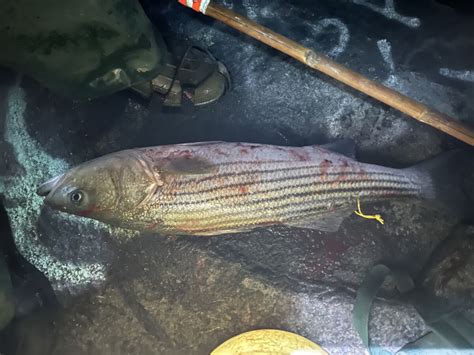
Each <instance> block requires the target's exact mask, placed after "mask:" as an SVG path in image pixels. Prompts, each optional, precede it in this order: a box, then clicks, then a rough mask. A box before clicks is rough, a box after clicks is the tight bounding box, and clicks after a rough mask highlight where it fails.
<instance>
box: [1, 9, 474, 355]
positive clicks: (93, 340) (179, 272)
mask: <svg viewBox="0 0 474 355" xmlns="http://www.w3.org/2000/svg"><path fill="white" fill-rule="evenodd" d="M416 3H418V4H417V5H416V4H415V2H412V1H401V0H399V1H396V0H395V2H394V1H390V0H386V1H385V2H384V1H369V0H338V1H334V0H324V1H317V2H314V1H309V0H308V1H303V0H300V1H296V0H295V1H281V0H278V1H266V2H263V1H256V0H245V1H232V0H226V1H222V4H223V5H225V6H227V7H229V8H232V9H233V10H235V11H237V12H239V13H241V14H243V15H246V16H248V17H250V18H251V19H255V20H256V21H258V22H259V23H261V24H263V25H265V26H268V27H270V28H272V29H273V30H275V31H277V32H280V33H282V34H284V35H286V36H288V37H290V38H292V39H294V40H297V41H299V42H301V43H303V44H304V45H306V46H308V47H312V48H314V49H315V50H317V51H320V52H322V53H325V54H327V55H328V56H330V57H331V58H333V59H335V60H337V61H338V62H339V63H341V64H344V65H347V66H348V67H350V68H352V69H354V70H357V71H359V72H361V73H363V74H364V75H366V76H368V77H369V78H372V79H374V80H377V81H379V82H382V83H384V84H386V85H388V86H390V87H393V88H395V89H396V90H399V91H401V92H402V93H404V94H407V95H408V96H410V97H413V98H415V99H417V100H420V101H422V102H424V103H426V104H428V105H430V106H432V107H434V108H436V109H438V110H440V111H443V112H445V113H447V114H450V115H452V116H454V117H457V118H458V119H461V120H464V121H466V122H469V121H471V123H473V122H472V121H474V100H472V98H473V97H474V66H473V63H472V54H473V53H474V40H473V38H474V14H469V13H465V12H462V13H460V12H456V11H455V10H453V9H450V8H449V7H446V6H442V5H440V4H439V3H437V2H436V1H425V2H416ZM144 6H145V8H146V10H147V13H148V14H149V15H150V18H151V19H152V20H153V21H154V23H155V24H156V26H157V27H158V28H159V29H161V30H162V31H164V32H165V34H167V35H173V36H177V35H178V36H184V37H187V38H189V39H190V41H192V42H194V43H196V44H198V45H201V46H203V47H208V48H209V49H210V51H211V52H212V53H213V54H214V55H215V56H216V57H217V58H219V59H220V60H222V61H223V62H224V63H225V64H226V65H227V67H228V69H229V71H230V73H231V75H232V77H233V89H232V91H230V92H229V93H228V94H227V95H226V96H225V97H223V98H222V99H221V100H220V101H219V102H217V103H215V104H213V105H210V106H207V107H202V108H194V107H192V106H191V105H189V104H187V105H185V106H184V107H183V108H181V109H170V108H164V107H162V105H161V101H160V99H159V98H154V99H152V100H151V101H150V102H145V101H143V100H141V99H140V98H138V97H136V96H134V95H133V94H131V93H129V92H122V93H119V94H116V95H113V96H110V97H106V98H103V99H100V100H95V101H93V102H87V103H77V102H72V101H70V100H68V99H65V98H62V97H60V96H57V95H55V94H53V93H51V92H49V91H48V90H46V89H44V88H42V87H41V86H40V85H39V84H37V83H35V82H33V81H32V80H30V79H28V78H23V79H22V81H21V84H20V85H18V84H15V82H14V75H12V74H11V73H9V72H2V73H0V74H1V77H0V108H1V111H0V150H1V153H0V155H1V157H2V158H1V160H0V195H1V197H2V202H3V205H4V208H5V209H6V211H7V213H8V216H9V218H10V223H11V227H12V230H13V237H14V240H15V242H16V245H17V248H18V250H19V251H20V253H21V254H22V255H23V256H24V257H25V258H26V259H27V260H28V261H29V262H31V263H32V264H33V265H35V266H36V267H37V268H38V269H39V270H40V271H42V272H43V273H44V274H45V275H46V277H47V278H48V279H49V280H50V281H51V283H52V285H53V288H54V289H55V292H56V295H57V297H58V298H59V300H60V301H61V303H62V304H63V305H64V307H65V310H63V311H60V312H59V313H58V314H57V315H55V316H54V320H55V327H54V328H53V329H51V330H50V331H48V332H47V337H49V338H51V339H50V340H54V342H53V343H54V345H53V348H52V350H48V352H47V353H52V354H66V353H67V354H157V353H160V354H206V353H207V354H208V353H209V352H210V351H211V350H212V349H213V348H215V347H216V346H217V345H219V344H220V343H222V342H223V341H224V340H226V339H228V338H230V337H231V336H234V335H236V334H238V333H241V332H244V331H248V330H252V329H258V328H278V329H284V330H289V331H292V332H296V333H298V334H300V335H303V336H305V337H307V338H309V339H311V340H312V341H314V342H316V343H318V344H320V345H321V346H323V347H324V348H325V349H327V350H328V351H330V353H331V354H348V353H350V354H363V353H364V349H363V346H362V343H361V341H360V340H359V338H358V336H357V334H356V332H355V331H354V329H353V328H352V326H351V311H352V306H353V302H354V297H355V296H354V295H355V293H354V291H355V290H356V289H357V287H358V285H359V284H360V282H361V281H362V279H363V277H364V276H365V274H366V273H367V271H368V270H369V269H370V267H371V266H372V265H374V264H375V263H377V262H385V263H389V264H394V265H400V266H403V267H404V268H406V269H407V270H408V271H409V272H411V273H412V274H413V275H415V276H416V275H417V273H418V272H420V270H421V269H422V268H423V266H424V265H425V263H426V262H427V260H428V259H429V256H430V254H431V252H432V251H433V250H434V249H435V247H436V246H437V245H438V244H439V243H440V242H441V241H443V240H444V239H445V238H446V237H447V236H448V235H450V233H451V231H452V229H453V227H454V226H455V225H456V224H457V223H458V222H459V219H458V218H457V217H456V216H454V217H453V216H448V215H447V214H445V213H444V212H441V211H437V210H432V209H427V208H426V207H424V206H422V205H420V204H419V203H410V204H406V203H403V204H402V203H397V204H395V203H384V204H377V205H368V206H365V210H366V211H365V212H369V213H370V211H377V213H380V214H382V215H383V217H384V219H385V221H386V223H385V225H380V224H378V223H377V222H375V221H369V220H365V219H361V218H359V217H357V216H355V215H353V216H350V217H349V218H347V219H346V220H345V221H344V223H343V225H342V227H341V229H340V230H339V231H338V232H337V233H322V232H317V231H312V230H304V229H295V228H284V227H278V228H267V229H260V230H256V231H254V232H250V233H245V234H238V235H229V236H221V237H214V238H206V237H202V238H197V237H194V238H191V237H181V238H178V237H167V236H162V235H137V234H136V233H131V232H127V231H123V230H117V229H113V228H108V227H106V226H103V225H101V224H99V223H96V222H92V221H91V220H86V219H82V218H79V217H72V216H68V215H65V214H59V213H57V212H54V211H52V210H50V209H47V208H45V207H43V205H42V200H41V198H40V197H38V196H36V194H35V189H36V186H37V184H39V183H40V182H43V181H45V180H46V179H48V178H50V177H52V176H53V175H55V174H57V173H60V172H62V171H63V170H65V169H66V168H67V167H70V166H73V165H75V164H77V163H80V162H82V161H85V160H88V159H91V158H93V157H96V156H100V155H102V154H105V153H108V152H111V151H115V150H119V149H125V148H130V147H137V146H150V145H160V144H169V143H181V142H193V141H209V140H227V141H245V142H257V143H270V144H279V145H305V144H324V143H327V142H331V141H334V140H337V139H340V138H352V139H354V140H355V142H356V144H357V147H358V154H357V155H358V158H359V160H362V161H364V162H369V163H376V164H381V165H386V166H392V167H405V166H410V165H412V164H414V163H416V162H419V161H422V160H424V159H426V158H430V157H432V156H434V155H436V154H438V153H440V152H442V151H443V150H447V149H450V148H457V147H460V148H466V147H465V146H464V145H463V144H462V143H459V142H457V141H455V140H454V139H452V138H449V137H447V136H445V135H443V134H441V133H439V132H437V131H436V130H434V129H432V128H430V127H428V126H425V125H422V124H420V123H418V122H416V121H414V120H413V119H410V118H408V117H406V116H404V115H403V114H401V113H398V112H396V111H395V110H392V109H389V108H387V107H386V106H384V105H382V104H380V103H378V102H376V101H375V100H372V99H370V98H367V97H366V96H364V95H362V94H359V93H357V92H355V91H354V90H352V89H349V88H347V87H345V86H344V85H342V84H339V83H336V82H334V81H333V80H331V79H328V78H327V77H325V76H324V75H323V74H319V73H317V72H314V71H311V70H308V69H307V68H305V67H304V66H303V65H301V64H300V63H297V62H296V61H294V60H292V59H290V58H288V57H287V56H285V55H283V54H280V53H277V52H276V51H274V50H272V49H269V48H267V47H265V46H264V45H262V44H259V43H257V42H256V41H254V40H252V39H249V38H248V37H245V36H244V35H241V34H238V33H237V32H235V31H233V30H231V29H229V28H227V27H226V26H225V25H223V24H220V23H217V22H216V21H213V20H211V19H208V18H205V17H204V16H202V15H199V14H195V13H193V12H192V11H191V10H186V9H185V8H182V7H180V6H179V5H177V4H175V3H174V2H170V3H162V4H160V5H156V4H155V5H152V2H151V1H148V2H147V1H145V2H144ZM440 23H442V24H443V25H442V26H441V25H440ZM471 171H472V170H471ZM470 176H471V177H472V176H474V175H473V174H472V173H471V175H470ZM466 179H469V176H467V177H466ZM354 207H356V206H354ZM471 240H472V238H471ZM466 243H467V246H466V247H464V250H471V253H470V254H469V253H467V255H465V254H466V253H464V254H463V255H464V256H463V257H464V259H463V260H466V262H465V263H461V264H460V263H457V264H455V265H457V266H456V267H457V269H455V270H454V271H453V269H452V268H449V267H445V268H444V269H443V268H442V267H441V266H440V270H445V271H443V277H444V278H443V280H442V282H434V281H433V282H432V283H429V284H428V286H427V287H428V289H429V290H430V292H432V294H436V295H437V296H443V297H445V298H446V299H449V298H451V299H456V300H457V302H458V303H459V304H462V305H463V307H466V309H468V308H469V307H472V306H473V301H472V300H473V294H474V290H473V286H472V285H473V284H474V282H473V280H472V277H473V276H472V275H474V272H472V270H473V269H474V260H473V259H474V258H473V257H472V251H473V250H474V246H473V243H472V241H471V242H466ZM469 243H470V244H469ZM469 248H471V249H469ZM446 270H447V271H446ZM440 272H441V271H440ZM31 324H33V325H32V326H30V325H29V326H28V327H29V328H28V332H27V333H28V336H26V338H25V341H26V342H28V341H29V342H35V341H38V332H40V330H38V329H35V324H36V326H37V327H40V326H41V325H40V324H41V323H40V322H38V323H35V321H32V323H31ZM371 325H373V327H372V328H371V329H373V331H372V332H371V335H372V337H373V340H374V341H375V342H376V343H378V344H381V345H382V346H384V347H385V348H387V349H390V350H396V349H398V348H400V347H401V346H403V345H404V344H406V343H407V342H409V341H411V340H413V339H416V338H417V337H419V336H420V335H422V334H423V333H424V332H426V327H425V325H424V322H423V320H422V319H421V318H420V317H419V316H418V315H417V313H416V312H415V310H414V308H413V307H412V306H411V305H410V304H407V303H405V302H402V301H401V300H400V299H399V297H398V296H397V293H396V292H395V290H394V289H393V288H392V286H390V285H389V286H387V287H386V289H385V292H384V293H383V298H381V299H379V300H378V301H377V302H376V304H375V308H374V311H373V317H372V323H371Z"/></svg>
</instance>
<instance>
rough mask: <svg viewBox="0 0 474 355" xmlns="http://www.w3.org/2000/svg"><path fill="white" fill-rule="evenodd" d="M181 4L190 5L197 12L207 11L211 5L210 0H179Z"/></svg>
mask: <svg viewBox="0 0 474 355" xmlns="http://www.w3.org/2000/svg"><path fill="white" fill-rule="evenodd" d="M178 2H179V3H180V4H181V5H184V6H186V7H189V8H191V9H193V10H194V11H197V12H202V13H203V14H205V13H206V9H207V7H208V6H209V3H210V0H178Z"/></svg>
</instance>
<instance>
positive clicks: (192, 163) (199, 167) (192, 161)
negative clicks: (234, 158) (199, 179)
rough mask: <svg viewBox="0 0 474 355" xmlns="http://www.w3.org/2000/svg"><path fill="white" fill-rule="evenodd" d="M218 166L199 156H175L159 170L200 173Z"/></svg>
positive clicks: (173, 172)
mask: <svg viewBox="0 0 474 355" xmlns="http://www.w3.org/2000/svg"><path fill="white" fill-rule="evenodd" d="M217 169H218V167H217V166H216V165H215V164H213V163H212V162H210V161H209V160H207V159H204V158H201V157H176V158H173V159H171V160H170V161H168V162H166V163H165V164H164V165H163V166H162V167H161V169H160V170H161V171H162V172H164V173H168V174H173V175H202V174H210V173H213V172H216V171H217Z"/></svg>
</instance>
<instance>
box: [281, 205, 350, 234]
mask: <svg viewBox="0 0 474 355" xmlns="http://www.w3.org/2000/svg"><path fill="white" fill-rule="evenodd" d="M351 213H352V210H347V211H338V212H332V213H327V214H323V215H319V216H315V217H312V218H311V219H303V220H299V221H294V222H290V223H287V225H289V226H291V227H297V228H306V229H314V230H318V231H321V232H337V231H338V230H339V228H340V227H341V224H342V222H343V221H344V219H345V218H346V217H347V216H349V215H350V214H351Z"/></svg>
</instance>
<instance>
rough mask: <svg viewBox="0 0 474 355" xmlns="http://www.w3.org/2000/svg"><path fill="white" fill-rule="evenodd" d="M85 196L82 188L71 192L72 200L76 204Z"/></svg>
mask: <svg viewBox="0 0 474 355" xmlns="http://www.w3.org/2000/svg"><path fill="white" fill-rule="evenodd" d="M83 197H84V193H83V192H82V191H81V190H75V191H73V192H71V194H70V195H69V198H70V199H71V202H72V203H75V204H79V203H80V202H81V201H82V198H83Z"/></svg>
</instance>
